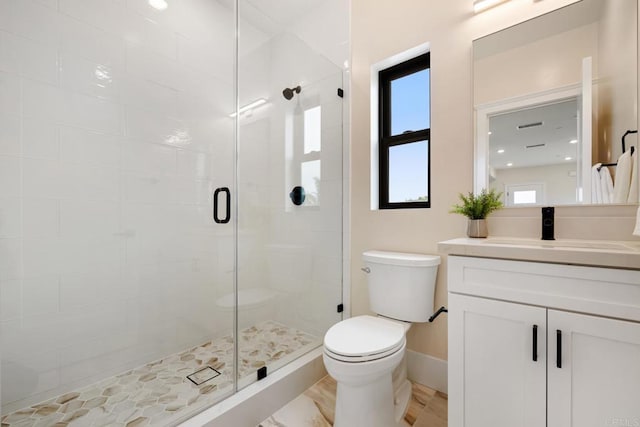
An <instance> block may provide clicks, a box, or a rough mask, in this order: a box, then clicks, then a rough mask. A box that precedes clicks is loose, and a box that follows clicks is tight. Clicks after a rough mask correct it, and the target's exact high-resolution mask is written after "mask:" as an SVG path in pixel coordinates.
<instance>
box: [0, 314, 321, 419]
mask: <svg viewBox="0 0 640 427" xmlns="http://www.w3.org/2000/svg"><path fill="white" fill-rule="evenodd" d="M320 344H321V340H320V339H319V338H318V337H315V336H313V335H310V334H308V333H305V332H302V331H300V330H297V329H294V328H290V327H288V326H285V325H282V324H280V323H278V322H274V321H271V320H267V321H264V322H260V323H258V324H256V325H254V326H251V327H248V328H245V329H242V330H241V331H240V333H239V357H238V373H239V378H240V379H239V381H238V387H239V388H243V387H245V386H246V385H248V384H250V383H252V382H253V381H255V379H256V371H257V370H258V369H259V368H261V367H263V366H267V368H268V369H269V370H270V371H273V370H275V369H278V368H280V367H282V366H284V365H286V364H287V363H289V362H291V361H293V360H295V359H296V358H298V357H299V356H302V355H303V354H305V353H307V352H309V351H311V350H312V349H313V348H316V347H317V346H319V345H320ZM233 352H234V342H233V337H232V336H230V335H228V336H224V337H220V338H216V339H214V340H212V341H209V342H206V343H204V344H202V345H199V346H196V347H192V348H190V349H188V350H185V351H182V352H180V353H176V354H173V355H171V356H168V357H166V358H164V359H161V360H157V361H154V362H151V363H148V364H146V365H144V366H141V367H138V368H136V369H133V370H130V371H127V372H124V373H122V374H119V375H116V376H114V377H111V378H107V379H105V380H102V381H100V382H98V383H96V384H92V385H89V386H87V387H84V388H82V389H79V390H77V391H72V392H69V393H66V394H64V395H62V396H58V397H55V398H53V399H49V400H47V401H45V402H42V403H39V404H37V405H33V406H31V407H28V408H24V409H21V410H18V411H15V412H13V413H10V414H8V415H6V416H3V417H2V427H16V426H20V427H31V426H38V427H40V426H42V427H45V426H55V427H63V426H70V427H71V426H114V427H115V426H126V427H133V426H148V425H150V426H166V425H172V424H176V423H178V422H180V421H183V420H185V419H188V418H189V417H190V416H192V415H194V414H195V413H197V412H198V411H200V410H203V409H205V408H206V407H209V406H211V405H213V404H215V403H216V402H218V401H219V400H221V399H222V398H223V397H226V396H227V395H230V394H231V393H232V392H233V363H234V360H233V359H234V357H233Z"/></svg>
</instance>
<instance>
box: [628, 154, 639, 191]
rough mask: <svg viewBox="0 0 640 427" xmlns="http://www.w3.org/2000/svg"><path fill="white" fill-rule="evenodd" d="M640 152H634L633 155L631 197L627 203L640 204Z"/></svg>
mask: <svg viewBox="0 0 640 427" xmlns="http://www.w3.org/2000/svg"><path fill="white" fill-rule="evenodd" d="M636 151H638V150H634V152H633V154H632V155H631V167H632V168H633V169H632V171H631V185H630V186H629V196H628V197H627V203H630V204H634V203H638V197H639V195H638V172H639V171H638V153H636Z"/></svg>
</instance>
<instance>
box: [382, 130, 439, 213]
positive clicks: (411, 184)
mask: <svg viewBox="0 0 640 427" xmlns="http://www.w3.org/2000/svg"><path fill="white" fill-rule="evenodd" d="M428 165H429V141H418V142H413V143H409V144H402V145H394V146H391V147H389V202H390V203H404V202H417V201H424V202H426V201H428V196H427V194H428V192H429V178H428V174H427V170H428Z"/></svg>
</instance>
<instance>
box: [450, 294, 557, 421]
mask: <svg viewBox="0 0 640 427" xmlns="http://www.w3.org/2000/svg"><path fill="white" fill-rule="evenodd" d="M545 325H546V309H544V308H539V307H531V306H527V305H521V304H513V303H507V302H501V301H493V300H487V299H482V298H476V297H467V296H462V295H456V294H449V426H450V427H544V426H545V425H546V354H547V352H546V345H545V343H546V327H545ZM534 331H536V332H535V333H536V336H537V340H536V341H537V352H536V357H535V359H536V360H534Z"/></svg>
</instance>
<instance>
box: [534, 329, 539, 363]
mask: <svg viewBox="0 0 640 427" xmlns="http://www.w3.org/2000/svg"><path fill="white" fill-rule="evenodd" d="M533 361H534V362H537V361H538V325H533Z"/></svg>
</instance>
